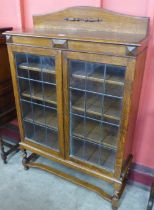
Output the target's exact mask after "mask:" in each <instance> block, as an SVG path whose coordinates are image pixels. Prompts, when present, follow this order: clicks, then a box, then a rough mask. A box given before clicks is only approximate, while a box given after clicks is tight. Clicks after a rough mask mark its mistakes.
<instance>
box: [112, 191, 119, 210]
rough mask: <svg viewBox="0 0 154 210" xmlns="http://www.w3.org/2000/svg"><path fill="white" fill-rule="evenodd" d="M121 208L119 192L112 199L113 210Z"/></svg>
mask: <svg viewBox="0 0 154 210" xmlns="http://www.w3.org/2000/svg"><path fill="white" fill-rule="evenodd" d="M118 207H119V192H118V191H115V192H114V195H113V197H112V209H113V210H116V209H118Z"/></svg>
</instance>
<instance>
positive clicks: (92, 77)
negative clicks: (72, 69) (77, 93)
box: [72, 70, 124, 86]
mask: <svg viewBox="0 0 154 210" xmlns="http://www.w3.org/2000/svg"><path fill="white" fill-rule="evenodd" d="M103 76H104V75H102V74H101V73H100V72H99V71H95V72H94V73H91V74H89V75H87V76H86V75H85V73H84V72H83V71H82V70H79V71H76V73H73V74H72V77H74V78H77V79H87V80H89V81H93V82H99V83H103V82H106V83H109V84H114V85H121V86H124V78H122V77H120V76H116V75H106V78H105V79H104V77H103Z"/></svg>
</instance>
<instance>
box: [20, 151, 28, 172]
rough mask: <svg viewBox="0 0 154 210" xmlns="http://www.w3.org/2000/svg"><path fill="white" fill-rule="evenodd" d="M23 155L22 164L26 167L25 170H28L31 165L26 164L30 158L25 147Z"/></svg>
mask: <svg viewBox="0 0 154 210" xmlns="http://www.w3.org/2000/svg"><path fill="white" fill-rule="evenodd" d="M22 157H23V159H22V164H23V166H24V169H25V170H28V169H29V167H28V166H27V165H26V164H27V163H28V158H27V152H26V150H25V149H24V150H22Z"/></svg>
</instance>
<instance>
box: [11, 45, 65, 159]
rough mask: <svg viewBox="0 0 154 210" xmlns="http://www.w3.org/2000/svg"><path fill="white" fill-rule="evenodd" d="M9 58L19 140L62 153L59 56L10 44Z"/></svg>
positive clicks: (51, 52) (55, 53)
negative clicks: (14, 80)
mask: <svg viewBox="0 0 154 210" xmlns="http://www.w3.org/2000/svg"><path fill="white" fill-rule="evenodd" d="M13 57H14V60H15V69H14V71H15V72H16V73H15V74H16V76H15V77H16V82H17V84H18V87H17V88H18V92H19V94H18V96H17V97H16V103H17V106H18V105H19V107H20V108H19V110H20V113H19V115H18V116H19V118H20V119H21V124H22V131H21V132H22V135H23V139H24V140H23V141H24V142H26V143H27V144H30V145H35V146H36V147H38V148H41V149H43V148H44V149H45V151H48V152H52V153H54V154H57V155H61V156H63V154H64V150H63V148H64V145H63V137H62V136H63V134H62V132H63V121H62V119H63V117H62V93H61V85H62V73H61V65H60V64H61V55H60V54H58V52H57V51H51V50H47V49H45V50H43V49H39V48H28V47H24V48H22V47H14V49H13ZM15 91H17V90H16V89H15Z"/></svg>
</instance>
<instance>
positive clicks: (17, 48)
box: [8, 44, 64, 158]
mask: <svg viewBox="0 0 154 210" xmlns="http://www.w3.org/2000/svg"><path fill="white" fill-rule="evenodd" d="M16 52H17V53H28V54H33V55H40V56H41V55H42V56H52V57H55V63H56V65H55V67H56V92H57V118H58V143H59V151H56V150H54V149H52V148H48V147H45V146H43V145H40V144H37V142H36V143H34V142H32V141H29V140H28V139H27V138H25V135H24V126H23V121H22V111H21V110H22V109H21V104H20V95H19V86H18V80H17V71H16V63H15V60H14V53H16ZM8 53H9V60H10V64H11V65H10V66H11V75H12V81H13V89H14V96H15V103H16V108H17V117H18V122H19V131H20V136H21V145H22V143H23V144H27V145H29V146H32V147H36V148H37V149H41V150H43V151H44V152H47V153H49V154H53V155H55V156H57V157H61V158H64V138H63V135H64V134H63V105H62V100H63V96H62V66H61V51H58V50H51V49H43V48H39V47H32V46H23V45H11V44H8Z"/></svg>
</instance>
